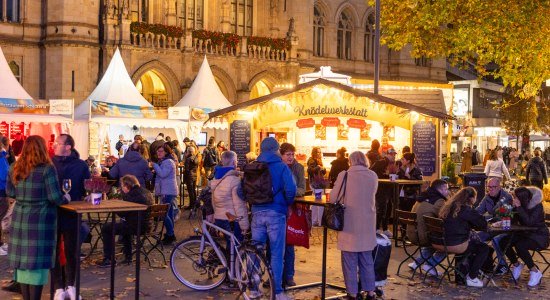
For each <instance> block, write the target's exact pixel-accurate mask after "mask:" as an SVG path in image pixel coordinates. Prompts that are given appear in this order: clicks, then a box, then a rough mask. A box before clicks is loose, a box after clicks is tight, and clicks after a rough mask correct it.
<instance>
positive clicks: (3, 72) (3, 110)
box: [0, 47, 72, 140]
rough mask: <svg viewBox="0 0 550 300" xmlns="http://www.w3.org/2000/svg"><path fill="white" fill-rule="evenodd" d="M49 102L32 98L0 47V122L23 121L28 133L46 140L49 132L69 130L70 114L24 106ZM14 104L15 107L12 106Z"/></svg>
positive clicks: (17, 122)
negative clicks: (44, 111) (18, 79)
mask: <svg viewBox="0 0 550 300" xmlns="http://www.w3.org/2000/svg"><path fill="white" fill-rule="evenodd" d="M49 104H50V103H49V102H48V101H45V100H33V98H32V97H31V96H30V95H29V93H27V91H25V89H24V88H23V87H22V86H21V84H20V83H19V81H17V78H15V76H14V75H13V73H12V71H11V69H10V67H9V65H8V62H7V61H6V58H5V56H4V52H3V51H2V47H0V122H6V123H7V124H8V126H11V123H12V122H15V123H16V124H20V123H22V122H24V123H25V124H26V125H27V132H28V134H29V135H34V134H36V135H40V136H42V137H44V138H45V139H46V140H48V139H49V136H50V134H56V135H57V134H60V133H67V132H69V123H71V122H72V115H70V114H69V115H66V116H63V115H51V114H49V113H41V114H40V113H33V112H32V110H33V109H32V108H31V109H30V110H29V112H25V108H24V107H32V106H33V105H37V106H43V105H49ZM14 106H17V107H15V108H14ZM41 110H43V109H41Z"/></svg>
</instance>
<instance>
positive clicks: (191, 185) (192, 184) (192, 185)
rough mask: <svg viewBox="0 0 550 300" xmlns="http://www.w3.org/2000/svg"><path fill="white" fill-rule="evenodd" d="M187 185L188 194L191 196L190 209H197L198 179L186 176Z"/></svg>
mask: <svg viewBox="0 0 550 300" xmlns="http://www.w3.org/2000/svg"><path fill="white" fill-rule="evenodd" d="M185 185H186V186H187V194H188V195H189V207H192V208H193V207H197V206H198V205H199V204H198V203H197V177H192V176H189V175H186V176H185Z"/></svg>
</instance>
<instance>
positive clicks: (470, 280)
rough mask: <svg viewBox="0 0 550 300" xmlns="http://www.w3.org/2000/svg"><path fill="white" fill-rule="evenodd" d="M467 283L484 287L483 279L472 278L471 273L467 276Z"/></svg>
mask: <svg viewBox="0 0 550 300" xmlns="http://www.w3.org/2000/svg"><path fill="white" fill-rule="evenodd" d="M466 285H467V286H472V287H483V281H481V280H479V278H477V277H476V278H474V279H472V278H470V275H467V276H466Z"/></svg>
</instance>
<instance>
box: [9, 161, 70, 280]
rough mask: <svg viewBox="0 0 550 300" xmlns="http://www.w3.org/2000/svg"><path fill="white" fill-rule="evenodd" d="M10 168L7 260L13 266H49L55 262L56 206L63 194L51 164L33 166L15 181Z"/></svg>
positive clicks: (32, 267)
mask: <svg viewBox="0 0 550 300" xmlns="http://www.w3.org/2000/svg"><path fill="white" fill-rule="evenodd" d="M12 174H13V166H12V167H11V168H10V171H9V176H8V182H7V185H6V194H7V195H8V196H9V197H12V198H15V200H16V202H15V207H14V210H13V217H12V230H11V234H10V236H11V238H10V251H9V261H10V266H11V267H13V268H15V269H22V270H36V269H51V268H53V266H54V262H55V249H56V238H57V206H58V205H61V204H62V203H63V201H64V200H63V195H62V193H61V190H60V185H59V182H58V179H57V172H56V170H55V167H54V166H53V165H40V166H37V167H35V168H34V169H33V170H32V171H31V173H30V174H29V176H28V177H27V178H26V179H24V180H20V181H19V182H18V183H17V185H14V184H13V181H12V180H11V177H12Z"/></svg>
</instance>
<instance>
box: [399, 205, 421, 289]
mask: <svg viewBox="0 0 550 300" xmlns="http://www.w3.org/2000/svg"><path fill="white" fill-rule="evenodd" d="M395 217H396V218H397V226H398V229H397V233H398V234H400V235H401V238H400V239H399V240H400V241H401V243H402V246H403V250H404V251H405V255H407V257H406V258H405V259H404V260H402V261H401V263H400V264H399V267H397V276H401V275H399V272H400V271H401V266H402V265H403V264H404V263H405V262H407V261H408V260H412V261H413V262H415V263H416V260H415V259H414V256H415V255H416V254H417V253H418V252H420V245H419V244H418V243H412V242H411V241H409V240H407V238H406V237H407V226H413V227H414V228H415V229H414V234H415V235H416V240H417V241H418V240H419V239H418V232H417V231H416V228H417V226H416V225H417V224H416V213H414V212H410V211H404V210H399V209H396V210H395ZM420 265H421V264H418V263H417V265H416V268H414V270H413V273H412V275H411V277H410V279H413V278H414V275H415V274H416V271H417V270H419V272H422V270H421V269H420Z"/></svg>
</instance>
